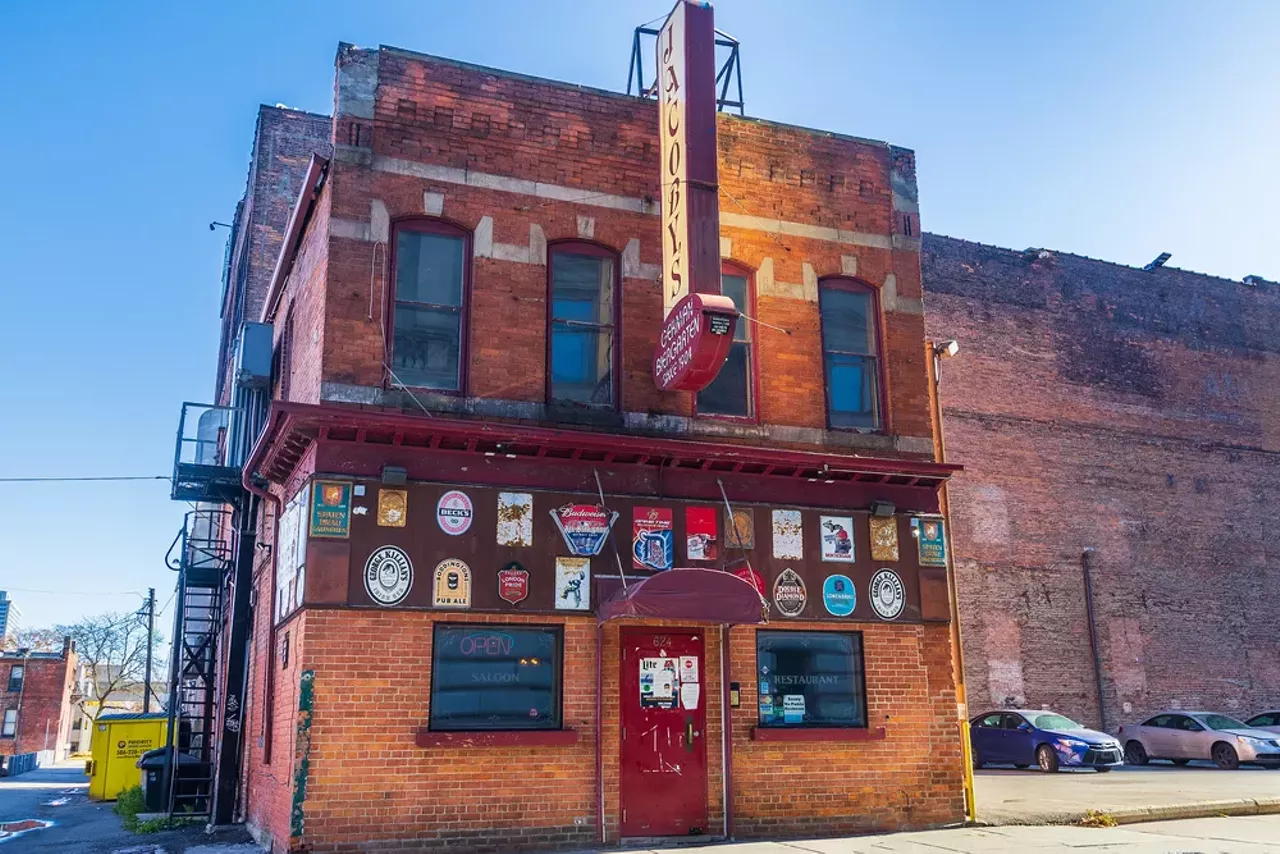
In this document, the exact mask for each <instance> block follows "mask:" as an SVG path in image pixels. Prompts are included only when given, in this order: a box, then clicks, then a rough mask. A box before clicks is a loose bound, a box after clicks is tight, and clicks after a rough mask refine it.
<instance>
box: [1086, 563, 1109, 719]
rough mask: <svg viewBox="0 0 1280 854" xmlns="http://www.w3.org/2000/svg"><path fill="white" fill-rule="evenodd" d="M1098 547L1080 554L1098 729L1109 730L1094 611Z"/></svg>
mask: <svg viewBox="0 0 1280 854" xmlns="http://www.w3.org/2000/svg"><path fill="white" fill-rule="evenodd" d="M1097 554H1098V552H1097V549H1094V548H1093V547H1089V548H1087V549H1085V550H1084V552H1083V553H1082V554H1081V555H1080V567H1081V569H1083V570H1084V607H1085V615H1086V617H1087V619H1088V624H1089V651H1090V652H1091V653H1093V682H1094V689H1095V690H1096V691H1097V694H1098V729H1100V730H1102V731H1103V732H1106V731H1107V707H1106V703H1104V702H1103V700H1102V657H1101V656H1100V655H1099V654H1098V621H1097V618H1096V617H1095V616H1094V613H1093V562H1094V560H1095V556H1096V555H1097Z"/></svg>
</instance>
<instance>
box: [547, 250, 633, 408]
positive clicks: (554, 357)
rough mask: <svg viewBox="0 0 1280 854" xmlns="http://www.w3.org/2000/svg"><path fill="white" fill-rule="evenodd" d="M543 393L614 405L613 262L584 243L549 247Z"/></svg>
mask: <svg viewBox="0 0 1280 854" xmlns="http://www.w3.org/2000/svg"><path fill="white" fill-rule="evenodd" d="M549 262H550V272H549V275H550V278H551V334H550V339H551V341H550V353H549V354H548V362H549V364H550V371H549V373H550V381H549V383H548V395H549V397H550V399H551V400H553V401H557V402H569V403H579V404H586V405H588V406H601V407H613V406H615V405H616V403H617V401H616V399H615V398H616V394H615V390H614V386H615V383H616V379H615V374H614V362H615V359H616V354H617V341H616V337H617V336H616V335H615V332H616V331H617V330H616V322H617V316H616V311H615V307H616V301H615V300H616V294H617V287H618V283H617V275H618V273H617V270H618V267H617V264H616V262H615V259H614V257H613V256H612V255H610V254H609V253H608V252H606V251H605V250H602V249H598V248H596V247H594V246H590V245H586V244H583V245H578V244H574V245H570V246H564V247H555V248H553V249H552V250H551V257H550V259H549Z"/></svg>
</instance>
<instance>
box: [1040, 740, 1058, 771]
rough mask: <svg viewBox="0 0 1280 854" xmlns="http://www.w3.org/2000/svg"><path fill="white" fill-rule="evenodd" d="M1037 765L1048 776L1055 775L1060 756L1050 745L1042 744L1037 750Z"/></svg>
mask: <svg viewBox="0 0 1280 854" xmlns="http://www.w3.org/2000/svg"><path fill="white" fill-rule="evenodd" d="M1036 764H1037V765H1039V766H1040V770H1041V771H1044V772H1045V773H1046V774H1053V773H1054V772H1056V771H1057V770H1058V754H1057V753H1056V752H1054V749H1053V748H1052V747H1050V746H1049V745H1047V744H1042V745H1040V746H1039V747H1037V748H1036Z"/></svg>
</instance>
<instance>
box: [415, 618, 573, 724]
mask: <svg viewBox="0 0 1280 854" xmlns="http://www.w3.org/2000/svg"><path fill="white" fill-rule="evenodd" d="M561 649H562V644H561V635H560V629H558V628H542V627H536V626H500V625H494V626H465V625H457V626H455V625H441V624H437V625H436V627H435V640H434V643H433V647H432V658H431V729H433V730H525V729H560V669H561V668H560V661H561Z"/></svg>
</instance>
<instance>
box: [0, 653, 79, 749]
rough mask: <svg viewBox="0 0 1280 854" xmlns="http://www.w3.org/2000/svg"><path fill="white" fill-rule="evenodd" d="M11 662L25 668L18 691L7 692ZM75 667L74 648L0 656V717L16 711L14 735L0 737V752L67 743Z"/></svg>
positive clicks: (58, 746) (50, 747)
mask: <svg viewBox="0 0 1280 854" xmlns="http://www.w3.org/2000/svg"><path fill="white" fill-rule="evenodd" d="M15 665H16V666H22V667H25V668H26V673H25V676H24V678H23V685H22V690H21V692H18V691H14V692H10V691H9V675H10V670H11V669H12V668H13V667H14V666H15ZM75 670H76V654H75V651H74V650H72V651H69V652H65V653H63V654H55V653H33V654H32V655H31V656H30V657H27V658H23V657H20V656H16V655H14V654H13V653H12V652H8V653H6V654H5V655H4V656H3V657H0V720H3V718H4V712H5V711H6V710H9V709H17V710H18V723H17V737H16V738H2V737H0V754H3V755H6V756H9V755H13V754H17V753H33V752H35V751H38V750H46V749H47V750H60V749H61V748H63V747H65V746H66V745H67V744H68V742H69V740H70V734H71V690H72V688H73V687H74V685H75ZM19 693H20V694H21V696H19Z"/></svg>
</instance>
